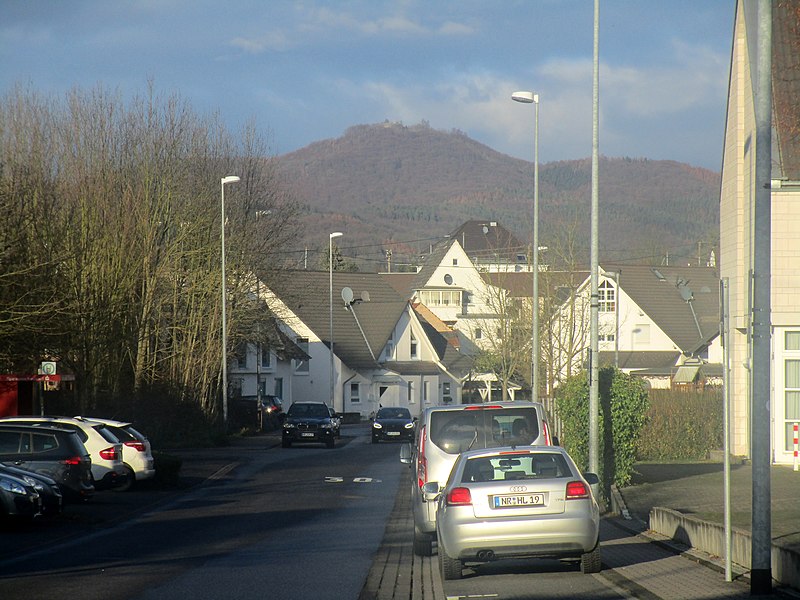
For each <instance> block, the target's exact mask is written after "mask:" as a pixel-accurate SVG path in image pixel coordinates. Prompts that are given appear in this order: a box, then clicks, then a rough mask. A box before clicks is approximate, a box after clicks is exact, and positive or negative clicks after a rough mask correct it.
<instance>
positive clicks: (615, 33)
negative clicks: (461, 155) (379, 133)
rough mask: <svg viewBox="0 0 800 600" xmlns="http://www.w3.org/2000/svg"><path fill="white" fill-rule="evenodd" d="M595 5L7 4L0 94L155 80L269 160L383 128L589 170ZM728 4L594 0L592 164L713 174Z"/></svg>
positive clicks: (0, 28)
mask: <svg viewBox="0 0 800 600" xmlns="http://www.w3.org/2000/svg"><path fill="white" fill-rule="evenodd" d="M593 7H594V3H593V2H592V0H457V1H450V0H441V1H439V0H394V1H391V0H341V1H338V2H337V1H325V0H298V1H288V0H287V1H284V0H227V1H225V2H221V1H216V2H212V1H210V0H117V1H108V0H72V1H56V0H52V1H45V0H39V1H37V0H3V2H2V4H0V61H2V68H0V91H2V92H3V93H5V91H7V90H9V89H11V88H12V87H13V86H14V85H16V84H22V85H25V86H30V87H32V88H33V89H34V90H36V91H38V92H40V93H44V94H48V95H51V94H52V95H55V96H56V97H63V94H64V93H65V92H67V91H68V90H70V89H72V88H74V87H76V86H77V87H80V88H84V89H89V88H93V87H95V86H96V85H98V84H100V85H102V86H104V87H106V88H107V89H110V90H113V91H117V92H119V93H120V94H122V95H123V96H124V97H128V96H132V95H134V94H140V93H144V92H145V91H146V89H147V85H148V81H152V82H153V84H154V86H155V88H156V90H157V91H158V92H160V93H162V94H172V93H176V94H178V95H180V97H181V98H183V99H184V100H186V101H188V102H189V103H190V104H191V106H192V107H193V108H194V109H195V110H196V111H197V112H199V113H201V114H207V113H212V112H219V114H220V116H221V117H222V119H223V120H224V122H225V123H226V124H227V125H228V126H229V127H230V128H231V129H232V130H234V131H236V130H238V128H239V127H241V126H242V125H243V124H244V123H246V122H248V121H255V122H256V124H257V125H258V126H259V127H260V128H262V130H263V131H264V132H265V134H266V136H267V139H268V140H269V141H270V145H271V148H272V151H273V152H274V153H275V154H283V153H285V152H290V151H292V150H296V149H298V148H301V147H303V146H305V145H307V144H310V143H312V142H314V141H317V140H322V139H326V138H334V137H338V136H340V135H342V134H343V133H344V131H345V130H346V129H347V128H348V127H350V126H352V125H359V124H365V123H378V122H382V121H384V120H386V119H388V120H390V121H401V122H403V123H405V124H407V125H413V124H416V123H419V122H420V121H422V120H425V121H427V122H429V123H430V125H431V127H433V128H435V129H441V130H447V131H449V130H451V129H458V130H460V131H463V132H464V133H466V134H467V135H468V136H470V137H471V138H473V139H475V140H478V141H480V142H482V143H484V144H486V145H488V146H490V147H491V148H494V149H495V150H498V151H500V152H503V153H505V154H509V155H511V156H515V157H518V158H523V159H526V160H532V159H533V116H534V111H533V107H532V106H530V105H523V104H518V103H516V102H512V101H511V99H510V96H511V93H512V92H514V91H516V90H532V91H535V92H537V93H538V94H539V95H540V112H539V125H540V134H539V154H540V160H541V161H542V162H550V161H555V160H567V159H577V158H585V157H588V156H590V155H591V136H592V122H591V118H592V104H591V103H592V35H593V33H592V27H593ZM734 11H735V0H601V5H600V64H601V68H600V152H601V154H603V155H607V156H630V157H635V158H641V157H645V158H650V159H669V160H677V161H680V162H686V163H689V164H692V165H696V166H701V167H706V168H709V169H712V170H715V171H719V170H720V167H721V155H722V142H723V133H724V123H725V108H726V94H727V83H728V74H729V65H730V51H731V39H732V31H733V18H734Z"/></svg>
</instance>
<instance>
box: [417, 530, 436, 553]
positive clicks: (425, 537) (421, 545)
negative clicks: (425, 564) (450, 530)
mask: <svg viewBox="0 0 800 600" xmlns="http://www.w3.org/2000/svg"><path fill="white" fill-rule="evenodd" d="M414 554H416V555H417V556H432V555H433V536H432V535H430V534H427V533H417V530H416V529H414Z"/></svg>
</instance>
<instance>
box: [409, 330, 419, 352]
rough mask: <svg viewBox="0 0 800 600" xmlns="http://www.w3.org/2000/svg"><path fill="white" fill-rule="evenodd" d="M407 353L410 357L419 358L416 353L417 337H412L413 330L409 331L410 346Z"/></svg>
mask: <svg viewBox="0 0 800 600" xmlns="http://www.w3.org/2000/svg"><path fill="white" fill-rule="evenodd" d="M409 354H410V355H411V358H419V355H418V354H417V338H416V337H414V332H413V331H412V332H411V348H410V349H409Z"/></svg>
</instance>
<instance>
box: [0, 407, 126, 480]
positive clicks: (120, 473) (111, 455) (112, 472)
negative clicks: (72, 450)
mask: <svg viewBox="0 0 800 600" xmlns="http://www.w3.org/2000/svg"><path fill="white" fill-rule="evenodd" d="M0 423H17V424H30V425H37V426H41V425H57V426H58V427H62V428H64V429H72V430H73V431H75V432H76V433H77V434H78V437H79V438H80V440H81V442H83V445H84V446H85V447H86V449H87V450H88V451H89V455H90V456H91V457H92V478H93V480H94V486H95V488H96V489H98V490H107V489H112V488H114V487H115V486H117V485H122V484H124V482H125V479H126V478H127V473H126V471H125V467H124V466H123V464H122V444H121V443H120V441H119V439H117V437H116V436H115V435H114V434H113V433H111V431H110V430H109V429H108V428H107V427H106V426H105V425H103V424H102V423H87V422H86V421H81V420H79V419H74V418H71V417H37V416H18V417H3V418H2V419H0Z"/></svg>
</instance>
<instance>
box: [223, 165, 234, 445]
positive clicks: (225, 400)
mask: <svg viewBox="0 0 800 600" xmlns="http://www.w3.org/2000/svg"><path fill="white" fill-rule="evenodd" d="M237 181H239V178H238V177H237V176H236V175H228V176H227V177H223V178H222V179H221V180H220V206H221V208H222V225H221V228H222V233H221V236H220V237H221V239H222V424H223V427H224V428H225V429H226V430H227V428H228V348H227V346H228V332H227V326H228V324H227V311H226V309H225V302H226V300H225V297H226V296H227V294H226V291H225V184H226V183H236V182H237Z"/></svg>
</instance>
